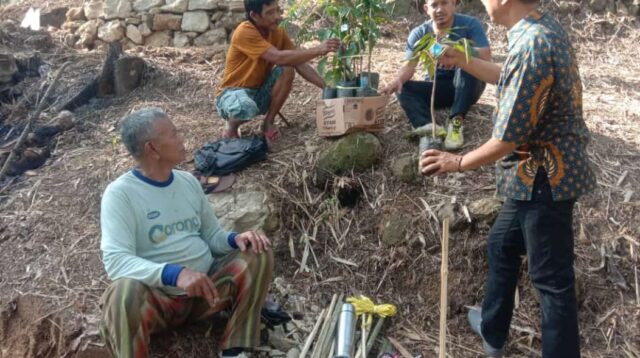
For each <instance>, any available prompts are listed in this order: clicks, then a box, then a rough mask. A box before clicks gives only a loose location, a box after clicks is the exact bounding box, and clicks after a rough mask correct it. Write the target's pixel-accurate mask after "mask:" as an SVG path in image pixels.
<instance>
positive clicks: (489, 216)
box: [469, 198, 502, 224]
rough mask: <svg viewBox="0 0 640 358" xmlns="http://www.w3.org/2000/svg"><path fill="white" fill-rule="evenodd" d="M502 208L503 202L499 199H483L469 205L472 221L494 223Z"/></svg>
mask: <svg viewBox="0 0 640 358" xmlns="http://www.w3.org/2000/svg"><path fill="white" fill-rule="evenodd" d="M501 208H502V201H501V200H499V199H497V198H483V199H480V200H476V201H474V202H472V203H471V204H469V214H471V218H472V219H476V220H480V221H484V222H486V223H489V224H490V223H493V221H494V220H495V219H496V217H497V216H498V213H499V212H500V209H501Z"/></svg>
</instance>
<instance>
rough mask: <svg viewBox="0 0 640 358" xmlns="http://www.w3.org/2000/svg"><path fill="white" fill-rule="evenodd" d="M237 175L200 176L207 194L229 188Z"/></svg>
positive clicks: (201, 183)
mask: <svg viewBox="0 0 640 358" xmlns="http://www.w3.org/2000/svg"><path fill="white" fill-rule="evenodd" d="M235 179H236V178H235V176H234V175H233V174H228V175H223V176H215V175H212V176H206V175H203V176H201V177H200V185H202V190H204V193H205V194H211V193H219V192H221V191H225V190H227V189H229V188H230V187H231V186H232V185H233V183H234V182H235Z"/></svg>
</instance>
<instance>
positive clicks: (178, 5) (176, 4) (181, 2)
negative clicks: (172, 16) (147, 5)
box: [160, 0, 189, 14]
mask: <svg viewBox="0 0 640 358" xmlns="http://www.w3.org/2000/svg"><path fill="white" fill-rule="evenodd" d="M188 6H189V0H169V1H168V2H167V4H166V5H165V6H162V7H161V8H160V10H162V11H166V12H173V13H177V14H182V13H183V12H185V11H187V7H188Z"/></svg>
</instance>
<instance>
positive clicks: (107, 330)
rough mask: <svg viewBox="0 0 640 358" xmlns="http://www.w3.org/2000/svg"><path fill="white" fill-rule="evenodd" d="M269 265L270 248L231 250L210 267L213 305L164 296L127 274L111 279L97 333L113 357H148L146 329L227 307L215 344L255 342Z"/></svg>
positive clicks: (157, 328) (172, 324)
mask: <svg viewBox="0 0 640 358" xmlns="http://www.w3.org/2000/svg"><path fill="white" fill-rule="evenodd" d="M272 269H273V253H272V252H271V251H268V252H266V253H263V254H260V255H256V254H254V253H249V252H240V251H235V252H233V253H231V254H229V255H227V256H225V257H223V258H220V259H218V260H216V262H215V263H214V265H213V267H212V268H211V270H210V277H211V279H212V280H213V282H214V284H215V286H216V288H217V289H218V293H219V295H220V297H218V301H217V302H216V304H215V306H209V304H208V303H207V301H206V300H205V299H202V298H190V297H187V296H170V295H167V294H165V293H164V292H163V291H161V290H160V289H158V288H152V287H148V286H146V285H144V284H143V283H141V282H139V281H136V280H131V279H119V280H116V281H114V282H113V283H112V284H111V285H110V286H109V288H108V289H107V290H106V292H105V293H104V295H103V296H102V300H101V303H102V308H103V309H102V310H103V318H102V322H101V324H100V334H101V336H102V338H103V339H104V341H105V342H106V345H107V348H108V349H109V351H110V352H111V354H113V356H115V357H136V358H139V357H148V356H149V341H150V336H151V334H152V333H156V332H159V331H162V330H166V329H168V328H172V327H176V326H179V325H182V324H184V323H188V322H194V321H198V320H204V319H207V318H210V317H211V316H212V315H214V314H215V313H216V312H220V311H222V310H225V309H228V308H231V310H232V314H231V317H230V319H229V321H228V322H227V326H226V327H225V330H224V335H223V339H222V344H221V349H228V348H234V347H242V348H250V347H256V346H258V345H259V343H260V332H259V331H260V310H261V309H262V303H263V302H264V299H265V296H266V294H267V291H268V288H269V284H270V282H271V275H272Z"/></svg>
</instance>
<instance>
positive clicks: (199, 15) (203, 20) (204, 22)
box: [182, 11, 226, 37]
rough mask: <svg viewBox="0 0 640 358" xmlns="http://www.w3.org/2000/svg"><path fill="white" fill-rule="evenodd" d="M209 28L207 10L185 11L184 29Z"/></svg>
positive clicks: (200, 29) (197, 29) (204, 29)
mask: <svg viewBox="0 0 640 358" xmlns="http://www.w3.org/2000/svg"><path fill="white" fill-rule="evenodd" d="M208 28H209V16H208V15H207V13H206V12H205V11H189V12H185V13H184V15H183V17H182V31H185V32H190V31H193V32H205V31H207V29H208ZM225 37H226V33H225Z"/></svg>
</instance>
